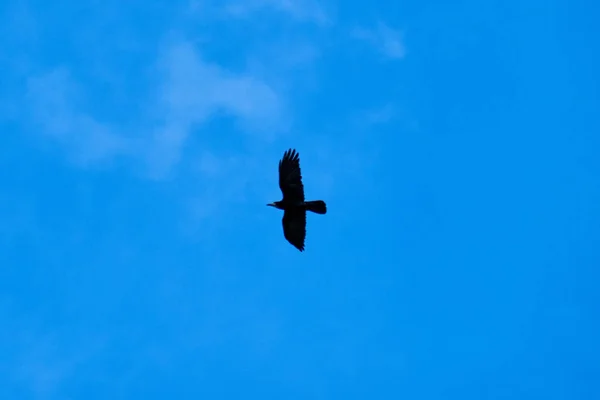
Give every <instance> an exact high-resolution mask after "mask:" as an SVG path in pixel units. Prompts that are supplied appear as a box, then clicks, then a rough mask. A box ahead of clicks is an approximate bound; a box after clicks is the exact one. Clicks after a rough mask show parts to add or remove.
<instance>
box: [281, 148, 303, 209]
mask: <svg viewBox="0 0 600 400" xmlns="http://www.w3.org/2000/svg"><path fill="white" fill-rule="evenodd" d="M279 188H280V189H281V193H282V194H283V200H284V201H285V200H290V201H294V202H303V201H304V185H302V172H301V171H300V156H299V155H298V152H297V151H296V150H294V149H289V150H287V151H286V152H285V153H284V154H283V158H282V159H281V160H280V161H279Z"/></svg>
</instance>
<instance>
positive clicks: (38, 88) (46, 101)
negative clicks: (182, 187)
mask: <svg viewBox="0 0 600 400" xmlns="http://www.w3.org/2000/svg"><path fill="white" fill-rule="evenodd" d="M157 64H158V66H159V68H158V75H157V79H158V82H159V84H158V85H157V88H156V90H155V91H154V92H153V93H154V97H153V98H151V99H148V100H147V101H146V106H145V108H146V110H147V111H148V115H139V116H138V122H137V123H136V125H137V126H138V127H139V129H138V130H147V131H148V133H147V134H142V135H138V136H136V137H135V138H134V137H132V136H131V135H130V134H125V133H123V132H118V131H117V130H116V129H115V128H114V127H113V126H112V125H111V124H110V123H109V122H107V123H104V122H101V121H99V120H98V119H96V118H95V117H94V116H93V115H92V114H91V113H89V112H87V111H86V110H85V109H84V108H83V107H82V106H80V104H85V100H86V93H85V90H84V89H85V88H83V87H81V86H79V85H78V84H77V83H76V82H75V80H74V79H73V78H72V76H71V74H70V73H69V70H68V69H67V68H57V69H54V70H51V71H49V72H47V73H44V74H41V75H38V76H34V77H31V78H30V79H29V80H28V85H27V96H26V99H27V102H28V104H29V107H30V111H31V115H32V118H33V122H34V123H35V126H36V127H37V129H38V130H39V131H40V132H42V133H43V134H44V135H46V136H48V137H50V138H52V139H54V140H55V141H57V142H59V143H60V144H61V145H63V146H64V147H65V148H67V150H68V151H69V153H70V154H71V156H72V157H73V158H74V160H75V161H76V162H78V163H80V164H85V165H89V164H94V163H99V162H105V161H109V160H111V159H113V158H114V157H116V156H123V155H125V156H132V157H135V158H136V159H137V160H138V161H142V162H143V163H145V164H146V166H147V167H148V171H149V173H150V175H151V176H153V177H156V178H158V177H164V176H165V175H166V174H168V173H169V171H170V170H171V168H172V167H173V166H175V165H176V164H177V163H178V162H179V161H180V159H181V156H182V152H183V149H184V146H185V145H186V143H187V141H188V140H189V138H190V136H191V135H193V134H194V133H196V132H197V133H198V134H205V133H204V132H202V131H201V130H198V128H199V127H201V125H202V124H203V123H206V122H207V121H208V120H210V119H211V118H213V117H215V116H219V115H220V116H227V117H233V118H234V119H235V120H236V121H238V123H239V124H238V125H239V127H240V128H241V131H245V132H258V133H260V136H259V137H260V138H263V139H265V140H268V139H271V138H272V135H273V132H275V130H276V129H284V127H285V125H286V123H287V119H286V118H285V116H284V115H285V112H284V101H283V99H282V98H281V96H280V95H279V94H278V93H276V91H275V90H274V89H272V88H271V87H270V86H269V85H268V84H266V83H265V82H263V81H262V80H260V79H258V78H254V77H253V76H252V75H250V74H247V73H233V72H230V71H228V70H226V69H224V68H222V67H221V66H219V65H218V64H215V63H210V62H207V61H205V60H204V59H203V57H202V56H201V54H200V53H199V52H198V51H197V50H196V48H195V47H194V45H193V44H192V43H191V42H189V41H186V40H179V41H174V42H170V43H169V44H168V45H166V46H165V47H164V48H163V49H162V51H161V52H160V54H159V55H158V60H157Z"/></svg>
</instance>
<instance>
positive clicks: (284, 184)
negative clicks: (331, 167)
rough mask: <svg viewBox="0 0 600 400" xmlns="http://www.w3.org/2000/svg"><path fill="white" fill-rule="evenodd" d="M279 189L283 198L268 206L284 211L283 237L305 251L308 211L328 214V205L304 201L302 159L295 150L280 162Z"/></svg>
mask: <svg viewBox="0 0 600 400" xmlns="http://www.w3.org/2000/svg"><path fill="white" fill-rule="evenodd" d="M279 188H280V189H281V193H282V194H283V198H282V199H281V200H280V201H276V202H273V203H270V204H267V205H268V206H271V207H275V208H278V209H280V210H283V219H282V221H281V222H282V225H283V235H284V236H285V238H286V239H287V241H288V242H290V243H291V244H292V245H293V246H294V247H296V248H297V249H298V250H300V251H304V239H305V238H306V211H312V212H314V213H317V214H326V213H327V205H326V204H325V202H324V201H323V200H314V201H305V200H304V185H303V184H302V173H301V171H300V157H299V155H298V152H297V151H296V150H294V149H289V150H287V151H286V152H285V153H284V154H283V158H282V159H281V160H280V161H279Z"/></svg>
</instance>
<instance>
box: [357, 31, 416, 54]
mask: <svg viewBox="0 0 600 400" xmlns="http://www.w3.org/2000/svg"><path fill="white" fill-rule="evenodd" d="M352 36H354V37H355V38H357V39H359V40H363V41H365V42H367V43H369V44H371V45H372V46H374V47H375V48H376V49H377V50H378V51H380V52H381V53H382V54H384V55H385V56H387V57H389V58H394V59H400V58H404V57H405V56H406V48H405V46H404V42H403V38H402V34H401V32H400V31H398V30H395V29H392V28H391V27H389V26H388V25H386V24H384V23H383V22H379V23H378V24H377V26H376V27H375V28H373V29H365V28H357V29H355V30H354V31H353V32H352Z"/></svg>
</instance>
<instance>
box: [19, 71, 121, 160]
mask: <svg viewBox="0 0 600 400" xmlns="http://www.w3.org/2000/svg"><path fill="white" fill-rule="evenodd" d="M83 96H84V94H83V93H81V91H80V90H79V88H78V87H77V86H76V84H75V82H74V81H73V79H72V78H71V76H70V74H69V72H68V70H67V69H65V68H57V69H54V70H52V71H50V72H47V73H44V74H41V75H38V76H34V77H31V78H30V79H29V80H28V82H27V94H26V100H27V102H28V104H29V106H30V107H31V108H30V111H31V116H32V122H33V123H34V125H35V126H36V127H39V128H40V129H39V130H40V132H42V133H43V134H44V135H47V136H50V137H51V138H53V139H55V140H56V141H58V142H60V143H61V144H62V145H64V146H66V147H67V148H68V149H69V150H70V153H71V154H72V156H73V157H74V159H75V161H76V162H78V163H81V164H86V165H87V164H90V163H96V162H103V161H106V160H109V159H112V158H113V157H115V156H117V155H121V154H124V153H126V152H127V151H128V146H129V144H128V143H127V141H126V140H125V139H124V138H123V137H121V136H120V135H118V134H115V133H114V132H113V130H112V129H111V128H110V127H109V126H107V125H106V124H104V123H102V122H100V121H98V120H96V119H95V118H94V117H93V116H92V115H91V114H89V113H88V112H87V111H86V110H84V109H82V108H81V107H78V106H77V104H78V100H79V99H81V98H82V97H83Z"/></svg>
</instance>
